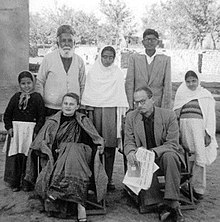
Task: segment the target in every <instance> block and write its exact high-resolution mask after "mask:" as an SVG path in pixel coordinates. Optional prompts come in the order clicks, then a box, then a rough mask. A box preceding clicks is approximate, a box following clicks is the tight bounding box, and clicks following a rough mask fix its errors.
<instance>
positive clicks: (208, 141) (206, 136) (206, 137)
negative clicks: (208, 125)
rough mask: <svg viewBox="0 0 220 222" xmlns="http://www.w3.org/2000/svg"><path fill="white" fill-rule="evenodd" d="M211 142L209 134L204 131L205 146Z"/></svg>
mask: <svg viewBox="0 0 220 222" xmlns="http://www.w3.org/2000/svg"><path fill="white" fill-rule="evenodd" d="M210 143H211V136H210V135H209V134H208V133H207V132H206V131H205V147H207V146H208V145H209V144H210Z"/></svg>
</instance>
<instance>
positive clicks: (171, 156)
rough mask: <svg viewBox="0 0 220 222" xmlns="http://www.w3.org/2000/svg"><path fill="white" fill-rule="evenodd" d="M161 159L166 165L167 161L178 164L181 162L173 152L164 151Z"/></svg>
mask: <svg viewBox="0 0 220 222" xmlns="http://www.w3.org/2000/svg"><path fill="white" fill-rule="evenodd" d="M161 161H162V162H163V164H166V165H167V164H169V163H177V164H178V165H180V164H181V163H180V161H179V157H178V155H177V154H176V153H175V152H165V153H164V154H163V155H162V157H161Z"/></svg>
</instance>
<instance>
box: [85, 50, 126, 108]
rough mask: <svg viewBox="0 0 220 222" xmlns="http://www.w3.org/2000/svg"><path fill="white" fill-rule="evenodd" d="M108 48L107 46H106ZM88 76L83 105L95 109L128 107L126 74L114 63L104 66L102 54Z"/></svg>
mask: <svg viewBox="0 0 220 222" xmlns="http://www.w3.org/2000/svg"><path fill="white" fill-rule="evenodd" d="M105 47H106V46H105ZM105 47H103V48H102V49H101V50H100V53H99V56H98V58H97V59H96V61H95V63H94V65H93V66H92V67H91V69H90V70H89V71H88V74H87V76H86V84H85V89H84V92H83V95H82V101H81V104H82V105H89V106H94V107H128V102H127V97H126V94H125V86H124V81H125V80H124V74H123V72H122V71H121V69H120V68H119V67H118V66H116V65H115V64H114V63H113V64H112V65H111V66H109V67H105V66H103V64H102V62H101V53H102V51H103V49H104V48H105Z"/></svg>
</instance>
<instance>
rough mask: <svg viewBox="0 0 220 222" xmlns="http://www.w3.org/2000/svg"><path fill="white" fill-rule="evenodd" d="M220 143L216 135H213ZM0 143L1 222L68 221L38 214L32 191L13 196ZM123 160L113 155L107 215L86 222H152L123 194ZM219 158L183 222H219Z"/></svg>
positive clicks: (155, 217)
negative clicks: (112, 185) (201, 196)
mask: <svg viewBox="0 0 220 222" xmlns="http://www.w3.org/2000/svg"><path fill="white" fill-rule="evenodd" d="M217 139H218V143H219V144H220V134H218V135H217ZM2 147H3V143H0V221H1V222H12V221H13V222H64V221H66V222H68V221H73V219H69V220H67V219H66V220H64V219H57V218H52V217H47V216H46V214H45V213H42V212H40V211H41V209H42V208H41V205H40V202H39V201H37V200H34V199H30V198H29V197H30V196H31V195H32V194H33V192H28V193H25V192H23V191H20V192H17V193H13V192H12V191H11V189H10V188H8V187H7V186H6V184H5V183H4V182H3V172H4V160H5V154H4V153H2ZM218 153H219V150H218ZM122 179H123V161H122V155H121V154H120V153H119V152H117V155H116V162H115V167H114V181H115V184H116V191H114V192H111V193H108V195H107V198H106V199H107V214H106V215H101V216H98V215H97V216H89V217H88V219H89V221H92V222H93V221H94V222H95V221H96V222H144V221H149V222H156V221H159V220H158V215H157V214H155V213H148V214H139V212H138V210H137V208H136V206H135V204H134V203H133V202H132V201H131V200H130V199H129V198H128V196H127V195H126V194H125V192H124V189H123V184H122ZM219 190H220V156H219V155H218V157H217V159H216V161H215V162H214V163H213V164H212V165H211V166H209V167H208V169H207V192H206V194H205V196H204V200H203V201H202V202H201V203H199V204H198V205H197V209H196V210H187V211H186V210H185V211H183V214H184V215H185V217H186V222H207V221H208V222H219V221H220V210H219V209H220V192H219Z"/></svg>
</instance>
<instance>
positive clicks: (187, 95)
mask: <svg viewBox="0 0 220 222" xmlns="http://www.w3.org/2000/svg"><path fill="white" fill-rule="evenodd" d="M194 99H198V102H199V106H200V108H201V111H202V115H203V122H204V127H205V130H206V132H207V133H208V134H209V135H210V136H211V144H210V145H209V146H208V147H206V152H207V155H206V164H207V165H209V164H211V163H212V162H213V161H214V160H215V159H216V156H217V150H216V148H217V147H218V144H217V141H216V137H215V133H216V113H215V99H214V98H213V96H212V94H211V93H210V92H209V91H208V90H207V89H205V88H203V87H201V86H200V84H199V86H198V87H197V88H196V90H195V91H192V90H190V89H188V87H187V86H186V83H185V81H184V82H183V83H182V84H181V85H180V87H179V88H178V90H177V92H176V96H175V100H174V108H173V109H174V110H176V109H180V108H182V107H183V106H184V105H185V104H186V103H188V102H189V101H191V100H194Z"/></svg>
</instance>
